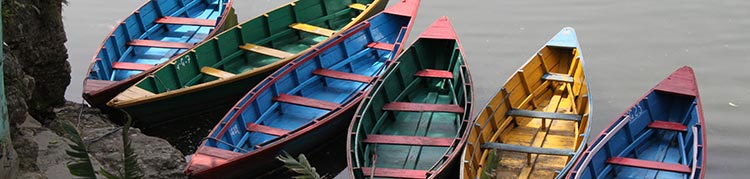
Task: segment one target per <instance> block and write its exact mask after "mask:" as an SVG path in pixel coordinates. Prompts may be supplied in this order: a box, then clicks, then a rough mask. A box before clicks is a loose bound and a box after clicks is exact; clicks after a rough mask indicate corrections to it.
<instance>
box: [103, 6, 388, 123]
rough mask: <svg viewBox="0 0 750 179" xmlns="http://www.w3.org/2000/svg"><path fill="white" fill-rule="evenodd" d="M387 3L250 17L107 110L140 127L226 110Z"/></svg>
mask: <svg viewBox="0 0 750 179" xmlns="http://www.w3.org/2000/svg"><path fill="white" fill-rule="evenodd" d="M386 4H387V0H345V1H333V0H298V1H294V2H291V3H289V4H286V5H284V6H281V7H279V8H277V9H275V10H273V11H271V12H268V13H265V14H263V15H260V16H258V17H256V18H254V19H250V20H248V21H246V22H244V23H242V24H241V25H238V26H236V27H234V28H231V29H229V30H227V31H226V32H223V33H221V34H219V35H218V36H216V37H215V38H213V39H211V40H208V41H206V42H205V43H202V44H200V45H199V46H197V47H195V48H194V49H191V50H190V52H188V53H185V54H183V55H180V56H179V57H176V58H174V59H173V60H172V61H171V62H170V63H169V64H168V65H165V66H164V67H161V68H159V69H157V70H156V71H154V72H153V73H151V74H149V76H148V77H146V78H144V79H142V80H141V81H139V82H137V83H136V84H135V85H133V86H131V87H130V88H128V89H127V90H125V91H124V92H122V93H120V94H119V95H117V96H116V97H115V98H114V99H112V101H110V102H109V103H108V104H107V105H109V106H111V107H114V108H119V109H123V110H125V111H126V112H127V113H128V114H130V116H132V117H133V119H134V120H135V124H136V125H137V126H139V127H148V126H155V125H159V124H160V123H165V122H168V121H170V120H177V119H181V118H190V117H191V116H194V115H195V114H198V115H200V114H203V113H206V112H215V111H222V112H224V111H227V110H229V108H230V107H231V106H232V104H234V103H235V102H237V101H238V100H239V99H240V98H241V97H242V95H243V94H245V93H247V91H249V90H250V89H251V88H252V87H253V86H255V85H256V84H258V82H260V81H261V80H263V79H264V78H265V77H267V76H268V75H269V74H271V73H272V72H274V71H275V70H276V69H278V68H279V67H281V66H283V65H285V64H286V63H288V62H289V61H291V60H293V59H294V58H296V57H297V56H298V55H299V54H301V53H302V52H304V51H307V50H309V49H311V48H312V47H314V46H316V45H318V44H319V43H321V42H322V41H324V40H326V39H328V38H330V37H331V36H332V35H333V34H334V33H335V32H336V30H342V29H348V28H349V27H351V26H352V25H354V24H356V23H357V22H360V21H362V20H365V19H367V18H368V17H370V16H372V15H373V14H375V13H377V12H380V11H382V10H383V8H384V7H385V5H386Z"/></svg>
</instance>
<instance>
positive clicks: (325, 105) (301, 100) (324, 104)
mask: <svg viewBox="0 0 750 179" xmlns="http://www.w3.org/2000/svg"><path fill="white" fill-rule="evenodd" d="M273 100H274V101H278V102H284V103H289V104H296V105H300V106H307V107H311V108H318V109H325V110H329V111H332V110H334V109H337V108H339V107H341V104H339V103H333V102H328V101H323V100H317V99H312V98H306V97H302V96H293V95H287V94H280V95H279V96H278V97H274V98H273Z"/></svg>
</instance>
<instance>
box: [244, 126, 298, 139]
mask: <svg viewBox="0 0 750 179" xmlns="http://www.w3.org/2000/svg"><path fill="white" fill-rule="evenodd" d="M246 129H247V131H250V132H260V133H264V134H268V135H274V136H282V135H284V134H288V133H289V131H288V130H284V129H279V128H275V127H269V126H264V125H260V124H256V123H247V128H246Z"/></svg>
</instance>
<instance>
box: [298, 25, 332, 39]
mask: <svg viewBox="0 0 750 179" xmlns="http://www.w3.org/2000/svg"><path fill="white" fill-rule="evenodd" d="M289 27H291V28H292V29H297V30H300V31H304V32H308V33H312V34H318V35H322V36H326V37H330V36H332V35H333V34H334V33H336V31H334V30H331V29H326V28H322V27H318V26H314V25H310V24H305V23H294V24H291V25H289Z"/></svg>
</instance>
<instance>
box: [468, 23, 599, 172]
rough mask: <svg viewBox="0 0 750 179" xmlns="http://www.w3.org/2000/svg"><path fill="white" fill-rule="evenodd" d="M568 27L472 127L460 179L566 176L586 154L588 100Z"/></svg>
mask: <svg viewBox="0 0 750 179" xmlns="http://www.w3.org/2000/svg"><path fill="white" fill-rule="evenodd" d="M584 67H585V65H584V60H583V55H582V54H581V48H580V46H579V44H578V40H577V37H576V34H575V30H574V29H573V28H570V27H566V28H563V29H562V30H561V31H560V32H558V33H557V34H556V35H555V36H554V37H553V38H552V39H551V40H550V41H549V42H547V44H545V45H544V46H543V47H542V49H540V50H539V51H538V52H537V53H535V54H534V55H533V56H532V57H531V59H530V60H529V61H527V62H526V64H524V65H523V66H522V67H521V68H519V69H518V71H516V73H515V74H514V75H513V76H511V77H510V78H509V79H508V81H506V82H505V85H504V86H503V87H502V88H501V89H500V91H499V92H498V93H497V94H496V95H495V96H494V97H493V98H492V99H490V101H489V103H488V104H487V106H485V107H484V108H483V110H482V112H480V113H479V116H477V118H476V121H475V125H473V126H472V127H471V132H470V135H469V139H468V141H467V145H466V148H465V149H464V154H463V158H462V160H461V161H462V162H461V172H462V175H461V177H462V178H467V179H468V178H471V179H473V178H562V177H564V174H565V171H567V169H568V168H570V165H571V164H572V161H575V159H576V158H577V156H579V154H580V153H581V152H582V151H583V150H584V148H585V141H586V139H587V135H588V134H587V133H588V129H589V119H590V112H591V106H590V103H591V102H590V101H591V99H590V97H589V90H588V85H587V84H588V82H587V80H586V75H585V72H584V70H585V69H584Z"/></svg>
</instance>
